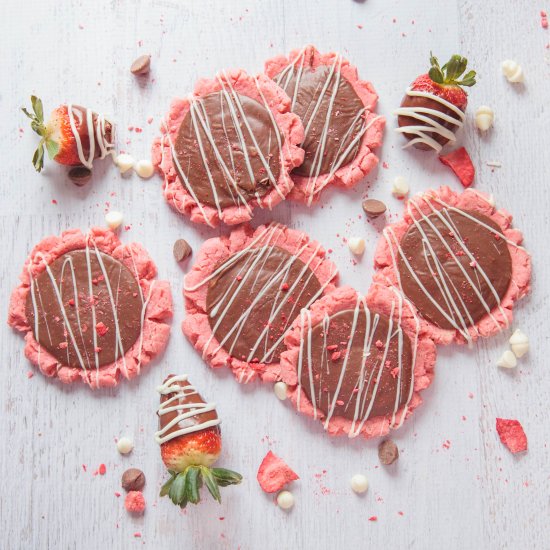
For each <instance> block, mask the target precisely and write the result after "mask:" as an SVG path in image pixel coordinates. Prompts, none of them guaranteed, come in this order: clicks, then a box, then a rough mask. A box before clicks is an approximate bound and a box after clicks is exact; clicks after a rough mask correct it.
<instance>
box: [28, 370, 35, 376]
mask: <svg viewBox="0 0 550 550" xmlns="http://www.w3.org/2000/svg"><path fill="white" fill-rule="evenodd" d="M33 376H34V372H32V370H30V371H29V372H27V378H32V377H33Z"/></svg>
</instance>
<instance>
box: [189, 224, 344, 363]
mask: <svg viewBox="0 0 550 550" xmlns="http://www.w3.org/2000/svg"><path fill="white" fill-rule="evenodd" d="M282 235H283V228H282V227H281V226H279V225H277V224H270V225H269V226H267V227H266V228H265V229H264V230H263V231H262V232H261V233H260V234H259V235H258V236H257V237H256V238H254V239H253V240H252V241H251V242H250V244H249V245H248V246H247V247H245V248H243V249H242V250H241V251H239V252H237V253H236V254H234V255H232V256H231V257H230V258H229V259H228V260H226V261H225V262H224V263H223V264H222V265H220V266H219V267H218V268H217V269H216V270H215V271H214V272H213V273H211V274H210V275H209V276H207V277H205V278H204V279H203V280H202V281H201V282H200V283H198V284H197V285H194V286H192V287H188V286H186V285H184V289H185V290H186V291H193V290H197V289H198V288H200V287H202V286H203V285H205V284H206V283H208V282H209V281H210V280H212V279H213V278H215V277H216V276H217V275H218V274H219V273H221V272H222V271H224V270H225V269H227V268H228V267H229V266H231V265H233V264H234V263H236V262H237V261H239V260H240V259H241V258H242V256H243V255H245V254H247V253H248V252H249V251H250V250H253V249H254V250H256V249H257V250H260V253H259V254H257V255H256V256H255V257H253V256H250V257H249V258H247V260H246V261H245V263H244V265H243V267H242V268H241V270H240V271H239V274H238V276H239V277H240V279H238V280H237V281H234V282H233V283H232V284H231V285H230V286H229V287H228V289H227V291H226V292H225V294H224V295H223V296H221V297H220V300H219V301H218V303H216V304H214V305H213V307H212V310H211V312H210V316H212V317H213V316H216V315H217V314H218V312H219V310H220V309H221V308H222V307H223V311H222V313H221V315H220V316H219V319H218V320H217V322H216V325H215V326H214V327H213V329H212V334H211V335H210V337H209V339H208V341H207V343H206V345H205V346H204V351H203V357H205V356H206V353H207V351H208V348H209V345H210V343H211V342H212V340H213V339H214V338H215V336H214V333H215V332H216V330H217V328H218V327H219V325H220V324H221V323H222V322H223V319H224V318H225V315H226V314H227V312H228V311H229V309H230V307H231V305H232V304H233V303H234V301H235V300H237V299H238V298H239V295H240V293H241V291H242V289H243V287H244V286H245V284H246V283H247V282H248V280H249V277H251V275H252V274H253V272H254V269H255V268H256V267H258V266H259V267H260V269H259V271H261V266H262V265H264V264H265V262H266V261H267V260H268V258H269V256H270V254H271V253H272V252H273V250H274V247H276V245H277V242H278V240H279V237H281V236H282ZM262 241H263V242H262ZM308 244H309V243H308V242H307V241H305V242H304V245H303V246H301V247H300V248H299V249H298V250H297V251H296V252H294V254H292V255H291V258H290V259H289V260H288V261H287V262H286V264H284V265H281V266H280V269H277V270H276V271H274V272H273V273H272V274H271V275H270V277H269V278H267V279H266V280H265V281H264V284H263V286H262V287H261V288H260V289H258V291H257V293H256V294H255V296H254V299H253V300H252V302H251V304H250V305H249V306H248V307H247V308H246V310H245V311H244V312H243V313H242V315H241V316H240V317H239V319H238V320H237V321H236V322H235V325H234V326H233V328H232V329H231V330H230V331H228V333H227V334H226V335H225V337H224V338H223V340H221V341H220V342H218V347H217V348H216V349H215V351H214V353H216V352H217V351H219V350H220V349H222V347H223V346H224V344H225V343H226V342H227V341H228V340H229V338H230V337H231V336H233V335H234V333H235V332H236V334H235V336H234V337H233V343H232V344H231V346H230V348H229V349H227V350H226V351H227V352H228V353H229V354H231V353H232V350H233V348H234V346H235V344H236V342H237V339H238V337H239V335H240V333H241V331H242V330H243V329H244V327H245V325H246V323H247V321H248V318H249V316H250V314H251V313H252V311H253V309H254V307H255V306H256V304H257V303H258V302H259V301H260V300H261V299H262V298H263V297H264V296H265V294H266V292H268V291H269V290H270V289H273V288H277V294H276V295H275V298H274V300H273V306H272V309H271V313H270V315H269V318H268V319H267V320H266V326H265V327H264V329H263V330H262V332H261V333H260V335H259V336H258V338H257V340H256V342H255V344H254V346H252V348H251V351H250V353H249V356H248V358H247V361H252V359H253V358H254V355H255V353H256V351H257V349H258V347H259V346H260V345H261V343H262V340H264V342H263V344H264V346H263V356H262V357H261V359H260V363H262V362H266V361H270V360H271V359H272V357H273V353H274V352H275V350H276V349H277V346H278V345H279V344H280V343H281V341H282V340H283V339H284V336H285V333H286V330H284V331H283V334H282V336H281V337H280V338H278V339H277V341H276V342H274V343H270V342H269V338H268V337H269V327H270V325H271V323H272V322H273V320H274V319H275V318H276V317H277V315H278V313H279V312H280V311H281V309H282V308H283V307H284V306H285V304H286V303H287V302H288V301H289V299H290V298H291V296H292V297H293V299H294V300H295V305H294V307H293V308H292V310H291V313H290V314H289V315H288V322H287V328H288V327H289V326H290V324H291V323H292V320H293V316H292V313H293V312H294V311H295V307H296V303H297V302H298V301H299V299H300V297H301V296H302V294H303V291H304V289H305V288H306V286H307V283H308V282H309V280H310V279H311V278H312V277H314V276H315V271H316V269H317V268H318V267H319V266H320V265H321V263H322V262H323V259H322V258H318V257H317V253H318V252H319V250H320V249H321V245H317V247H316V249H315V250H314V252H313V253H312V254H311V256H310V258H309V259H308V260H307V262H304V267H303V268H302V270H301V272H300V274H299V276H298V277H297V278H296V280H295V281H294V282H293V283H292V285H291V286H290V287H289V289H287V291H282V289H281V288H280V286H281V285H280V282H281V281H282V280H284V278H285V276H286V275H287V273H288V272H289V271H290V269H291V268H292V266H293V265H294V263H295V262H296V260H297V259H299V257H300V255H301V254H302V253H303V252H304V250H305V249H306V248H307V246H308ZM315 258H317V264H316V265H314V266H312V262H313V260H314V259H315ZM308 269H309V270H310V271H311V273H310V274H309V276H308V278H307V279H306V281H305V282H304V284H303V288H302V290H301V291H300V292H299V294H298V295H297V296H294V295H293V291H294V290H295V289H296V287H297V286H298V285H299V284H300V281H301V278H302V277H303V275H304V274H305V273H306V272H307V270H308ZM336 274H337V271H336V270H335V271H334V272H333V273H331V276H330V277H329V278H328V279H327V281H326V282H325V283H324V284H323V285H321V288H320V289H319V291H318V292H317V293H315V294H314V295H313V296H311V297H310V299H309V300H308V301H307V304H306V305H305V307H309V306H310V305H311V304H312V303H313V302H314V301H315V300H316V299H317V298H318V297H319V296H320V295H321V294H322V293H323V292H324V290H325V288H326V287H327V286H328V285H329V284H330V281H332V279H333V278H334V276H335V275H336ZM234 285H236V288H234Z"/></svg>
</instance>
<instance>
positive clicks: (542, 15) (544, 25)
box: [540, 10, 548, 29]
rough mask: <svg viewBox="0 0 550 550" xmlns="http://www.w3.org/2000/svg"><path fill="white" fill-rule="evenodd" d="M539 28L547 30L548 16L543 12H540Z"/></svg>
mask: <svg viewBox="0 0 550 550" xmlns="http://www.w3.org/2000/svg"><path fill="white" fill-rule="evenodd" d="M540 26H541V27H542V28H543V29H547V28H548V15H547V14H546V12H545V11H543V10H541V12H540Z"/></svg>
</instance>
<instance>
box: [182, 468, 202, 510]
mask: <svg viewBox="0 0 550 550" xmlns="http://www.w3.org/2000/svg"><path fill="white" fill-rule="evenodd" d="M199 474H200V470H199V468H197V467H196V466H190V467H189V468H187V477H186V478H185V498H186V499H187V500H188V501H189V502H190V503H191V504H198V503H199V502H200V500H201V496H200V493H199V483H200V475H199Z"/></svg>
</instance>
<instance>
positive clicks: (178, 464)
mask: <svg viewBox="0 0 550 550" xmlns="http://www.w3.org/2000/svg"><path fill="white" fill-rule="evenodd" d="M158 392H159V393H160V395H161V397H160V406H159V409H158V413H157V414H158V416H159V431H158V432H157V433H156V434H155V439H156V441H157V443H159V445H160V452H161V456H162V461H163V462H164V464H165V466H166V467H167V468H168V471H169V473H170V479H169V480H168V481H167V482H166V483H165V484H164V485H163V486H162V489H161V491H160V496H165V495H168V496H169V497H170V499H171V500H172V502H173V503H174V504H177V505H178V506H180V507H181V508H185V507H186V506H187V504H188V503H191V504H198V503H199V502H200V488H201V487H202V485H203V483H204V485H206V487H207V489H208V491H209V492H210V494H211V495H212V497H213V498H214V499H215V500H217V501H218V502H221V495H220V487H226V486H227V485H236V484H238V483H240V482H241V480H242V476H241V475H240V474H238V473H236V472H233V471H231V470H226V469H224V468H212V465H213V464H214V463H215V462H216V461H217V460H218V458H219V456H220V453H221V449H222V439H221V431H220V427H219V424H220V422H221V421H220V419H219V418H218V414H217V412H216V406H215V405H214V404H213V403H207V402H205V401H204V399H203V398H202V397H201V395H200V394H199V393H198V392H197V390H196V388H195V387H194V386H192V385H191V384H190V383H189V381H188V380H187V375H177V376H176V375H173V374H170V375H168V377H167V378H166V380H165V381H164V383H163V384H162V386H159V388H158Z"/></svg>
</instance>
